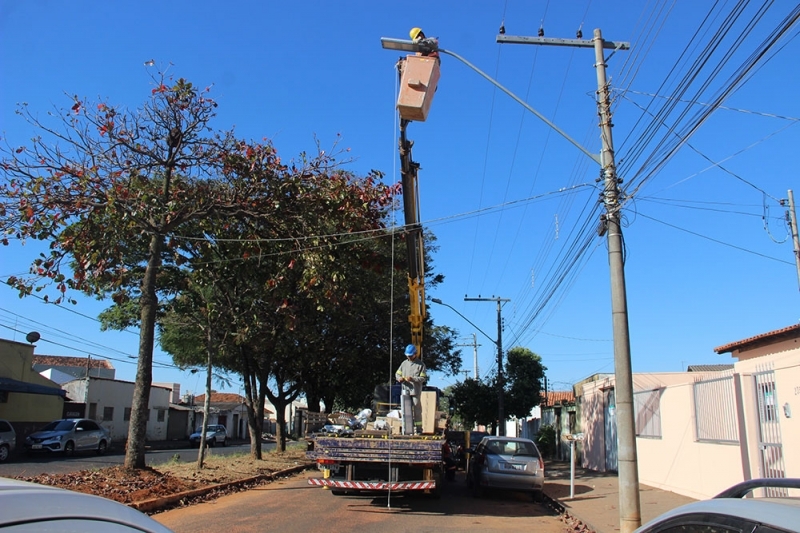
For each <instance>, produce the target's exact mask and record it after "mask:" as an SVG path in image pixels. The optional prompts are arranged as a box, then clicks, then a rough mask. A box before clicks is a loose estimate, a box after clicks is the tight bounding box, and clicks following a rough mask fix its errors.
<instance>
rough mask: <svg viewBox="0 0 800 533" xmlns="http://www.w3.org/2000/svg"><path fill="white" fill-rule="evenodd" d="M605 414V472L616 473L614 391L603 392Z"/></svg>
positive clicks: (615, 402)
mask: <svg viewBox="0 0 800 533" xmlns="http://www.w3.org/2000/svg"><path fill="white" fill-rule="evenodd" d="M603 397H604V398H603V399H604V400H605V401H604V405H603V411H604V414H605V417H604V419H605V420H604V421H605V445H606V472H611V471H613V472H616V471H617V469H618V468H619V467H618V464H617V401H616V395H615V393H614V389H607V390H604V391H603Z"/></svg>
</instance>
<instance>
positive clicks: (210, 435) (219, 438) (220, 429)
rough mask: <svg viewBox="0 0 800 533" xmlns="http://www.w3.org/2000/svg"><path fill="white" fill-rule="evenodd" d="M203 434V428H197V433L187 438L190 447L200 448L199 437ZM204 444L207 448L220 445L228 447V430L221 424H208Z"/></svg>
mask: <svg viewBox="0 0 800 533" xmlns="http://www.w3.org/2000/svg"><path fill="white" fill-rule="evenodd" d="M202 434H203V427H202V426H200V427H199V428H197V431H195V432H194V433H192V434H191V435H190V436H189V443H190V444H191V445H192V446H200V437H201V436H202ZM206 443H207V444H208V445H209V446H216V445H217V444H222V445H223V446H227V445H228V430H226V429H225V426H223V425H222V424H209V425H208V431H206Z"/></svg>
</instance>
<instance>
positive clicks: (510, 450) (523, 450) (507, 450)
mask: <svg viewBox="0 0 800 533" xmlns="http://www.w3.org/2000/svg"><path fill="white" fill-rule="evenodd" d="M486 453H489V454H499V455H516V456H526V455H527V456H530V457H538V456H539V454H538V453H537V452H536V447H535V446H534V445H533V443H531V442H524V441H522V442H518V441H500V440H491V441H489V442H487V443H486Z"/></svg>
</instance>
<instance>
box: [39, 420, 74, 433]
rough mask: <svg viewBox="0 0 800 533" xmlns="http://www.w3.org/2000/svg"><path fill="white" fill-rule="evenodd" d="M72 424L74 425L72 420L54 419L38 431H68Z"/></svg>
mask: <svg viewBox="0 0 800 533" xmlns="http://www.w3.org/2000/svg"><path fill="white" fill-rule="evenodd" d="M73 426H75V422H74V421H72V420H56V421H54V422H50V423H49V424H47V425H46V426H45V427H43V428H42V429H40V430H39V431H69V430H71V429H72V428H73Z"/></svg>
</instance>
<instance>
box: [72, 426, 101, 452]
mask: <svg viewBox="0 0 800 533" xmlns="http://www.w3.org/2000/svg"><path fill="white" fill-rule="evenodd" d="M100 434H101V431H100V426H98V425H97V423H95V422H93V421H91V420H81V421H80V422H78V425H77V426H76V427H75V449H76V450H93V449H95V448H97V445H98V444H100Z"/></svg>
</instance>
